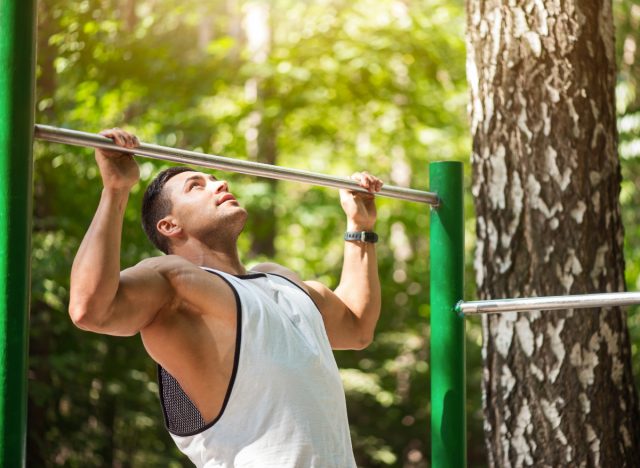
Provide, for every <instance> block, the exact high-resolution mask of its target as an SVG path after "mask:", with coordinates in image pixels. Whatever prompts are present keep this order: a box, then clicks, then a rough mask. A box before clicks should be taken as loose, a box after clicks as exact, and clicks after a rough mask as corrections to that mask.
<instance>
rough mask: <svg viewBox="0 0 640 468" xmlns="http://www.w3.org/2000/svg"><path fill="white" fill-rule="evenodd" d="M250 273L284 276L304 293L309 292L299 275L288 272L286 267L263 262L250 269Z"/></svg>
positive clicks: (291, 271)
mask: <svg viewBox="0 0 640 468" xmlns="http://www.w3.org/2000/svg"><path fill="white" fill-rule="evenodd" d="M252 271H257V272H260V273H273V274H275V275H280V276H284V277H285V278H287V279H288V280H290V281H293V282H294V283H295V284H297V285H298V286H300V287H301V288H302V289H304V290H305V291H307V292H309V286H308V285H307V282H305V281H303V280H302V278H301V277H300V275H298V274H297V273H296V272H295V271H293V270H290V269H289V268H287V267H284V266H282V265H279V264H278V263H273V262H265V263H259V264H257V265H256V266H254V267H253V268H252Z"/></svg>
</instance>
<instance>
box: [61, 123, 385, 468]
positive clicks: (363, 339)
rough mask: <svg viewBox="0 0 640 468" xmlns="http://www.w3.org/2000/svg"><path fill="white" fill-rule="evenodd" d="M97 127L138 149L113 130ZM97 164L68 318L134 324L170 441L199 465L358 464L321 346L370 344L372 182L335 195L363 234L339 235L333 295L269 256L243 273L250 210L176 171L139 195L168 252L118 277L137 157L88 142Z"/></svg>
mask: <svg viewBox="0 0 640 468" xmlns="http://www.w3.org/2000/svg"><path fill="white" fill-rule="evenodd" d="M101 134H102V135H103V136H106V137H108V138H111V139H113V140H114V142H115V143H116V144H117V145H119V146H122V147H127V148H135V147H136V146H137V145H138V140H137V138H136V137H135V136H133V135H131V134H129V133H127V132H125V131H123V130H120V129H117V128H116V129H112V130H105V131H103V132H102V133H101ZM96 160H97V163H98V166H99V168H100V173H101V176H102V181H103V184H104V189H103V191H102V196H101V199H100V203H99V205H98V208H97V211H96V214H95V216H94V219H93V221H92V223H91V225H90V227H89V229H88V231H87V233H86V235H85V237H84V239H83V241H82V244H81V245H80V248H79V249H78V253H77V254H76V258H75V260H74V263H73V268H72V271H71V297H70V304H69V313H70V315H71V318H72V320H73V322H74V323H75V324H76V325H77V326H78V327H80V328H82V329H84V330H89V331H93V332H96V333H104V334H109V335H116V336H131V335H134V334H136V333H140V335H141V337H142V341H143V343H144V346H145V349H146V350H147V352H148V353H149V355H150V356H151V357H152V358H153V359H154V360H155V361H156V362H157V363H158V368H159V381H160V396H161V402H162V407H163V411H164V417H165V423H166V425H167V428H168V430H169V432H170V433H171V436H172V438H173V439H174V440H175V442H176V444H177V445H178V447H179V448H180V449H181V450H182V451H183V452H184V453H185V454H186V455H188V456H189V458H190V459H191V460H192V461H193V462H194V463H195V464H196V465H197V466H203V467H214V466H215V467H231V466H238V467H240V466H242V467H248V466H252V467H267V466H273V467H276V466H277V467H279V468H284V467H340V468H345V467H349V466H355V462H354V458H353V451H352V448H351V441H350V437H349V427H348V422H347V415H346V407H345V398H344V391H343V388H342V383H341V381H340V375H339V373H338V369H337V366H336V363H335V360H334V358H333V355H332V352H331V349H332V348H333V349H361V348H364V347H365V346H367V345H368V344H369V343H370V341H371V340H372V337H373V333H374V328H375V325H376V322H377V320H378V317H379V315H380V284H379V279H378V272H377V263H376V254H375V247H374V243H373V242H374V241H375V235H373V234H372V231H373V227H374V223H375V219H376V209H375V203H374V195H373V193H375V192H377V191H379V190H380V188H381V186H382V183H381V181H380V180H379V179H377V178H375V177H373V176H371V175H369V174H366V173H359V174H354V176H353V178H354V179H355V180H357V181H358V182H359V184H360V185H361V186H362V187H363V188H365V189H367V190H368V192H369V193H356V192H350V191H345V190H343V191H341V193H340V198H341V204H342V207H343V209H344V211H345V213H346V215H347V230H348V231H349V232H356V233H362V232H367V233H370V234H367V235H366V236H365V237H366V240H364V241H362V240H355V241H351V240H347V241H346V242H345V251H344V265H343V270H342V277H341V280H340V285H339V286H338V287H337V289H336V290H335V291H331V290H330V289H328V288H327V287H325V286H324V285H322V284H320V283H318V282H316V281H302V280H301V279H300V278H298V276H297V275H296V274H295V273H293V272H292V271H290V270H288V269H286V268H284V267H282V266H280V265H276V264H273V263H265V264H260V265H258V266H256V267H254V269H253V270H251V271H247V270H246V269H245V267H244V266H243V264H242V262H241V261H240V258H239V255H238V250H237V239H238V236H239V235H240V232H241V231H242V229H243V227H244V225H245V221H246V219H247V212H246V210H245V209H244V208H242V207H241V206H240V204H239V203H238V201H237V200H236V199H235V197H234V196H233V195H232V194H231V192H229V186H228V184H227V182H225V181H223V180H218V179H216V178H215V177H214V176H212V175H208V174H205V173H202V172H198V171H196V170H194V169H190V168H185V167H178V168H171V169H168V170H167V171H163V172H162V173H160V174H159V175H158V177H157V178H156V179H155V180H154V181H153V182H152V183H151V184H150V185H149V187H148V188H147V191H146V193H145V197H144V201H143V214H142V217H143V226H144V228H145V231H146V232H147V235H148V236H149V238H150V240H151V241H152V242H153V243H154V245H156V246H157V247H158V248H159V249H160V250H162V251H163V252H164V253H165V254H167V255H164V256H161V257H155V258H149V259H146V260H143V261H142V262H140V263H139V264H137V265H136V266H134V267H131V268H128V269H126V270H124V271H122V272H121V271H120V242H121V231H122V222H123V215H124V210H125V207H126V204H127V200H128V196H129V192H130V190H131V188H132V187H133V186H134V185H135V184H136V183H137V182H138V179H139V171H138V166H137V164H136V162H135V161H134V159H133V157H131V156H130V155H127V154H126V153H121V152H117V151H107V150H96ZM345 237H348V236H345ZM357 237H358V238H359V239H360V238H361V237H360V234H358V236H357ZM370 237H373V238H370ZM372 241H373V242H372Z"/></svg>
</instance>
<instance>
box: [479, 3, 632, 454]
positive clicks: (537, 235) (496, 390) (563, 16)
mask: <svg viewBox="0 0 640 468" xmlns="http://www.w3.org/2000/svg"><path fill="white" fill-rule="evenodd" d="M467 42H468V44H467V46H468V48H467V50H468V52H467V53H468V57H467V74H468V81H469V85H470V93H471V96H470V119H471V131H472V136H473V155H472V163H473V177H474V182H473V195H474V199H475V207H476V212H477V225H476V228H477V239H478V244H477V250H476V257H475V269H476V283H477V286H478V294H479V296H480V297H481V298H502V297H519V296H543V295H556V294H569V293H572V294H575V293H585V292H605V291H622V290H624V258H623V252H622V242H623V228H622V224H621V221H620V207H619V203H618V194H619V190H620V167H619V162H618V157H617V134H616V122H615V103H614V83H615V57H614V34H613V22H612V16H611V0H589V1H579V0H565V1H560V0H512V1H509V2H504V1H501V0H469V1H468V2H467ZM483 330H484V344H483V358H484V364H485V368H484V377H483V405H484V414H485V421H486V422H485V440H486V444H487V449H488V453H489V465H490V466H501V467H503V466H504V467H510V466H576V467H582V466H615V467H622V466H637V463H638V460H640V417H639V414H638V400H637V394H636V390H635V388H634V384H633V379H632V375H631V365H630V354H631V352H630V343H629V335H628V332H627V326H626V319H625V314H624V312H623V311H621V310H620V309H600V310H576V311H572V310H568V311H558V312H544V311H543V312H540V311H536V312H532V313H526V314H524V313H523V314H518V315H516V314H514V313H510V314H502V315H494V316H488V317H485V318H484V319H483Z"/></svg>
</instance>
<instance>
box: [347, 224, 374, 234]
mask: <svg viewBox="0 0 640 468" xmlns="http://www.w3.org/2000/svg"><path fill="white" fill-rule="evenodd" d="M374 227H375V223H356V222H354V221H347V231H349V232H354V231H373V229H374Z"/></svg>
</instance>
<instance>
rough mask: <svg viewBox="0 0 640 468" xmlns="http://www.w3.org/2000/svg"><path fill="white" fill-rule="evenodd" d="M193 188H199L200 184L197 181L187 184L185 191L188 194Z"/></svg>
mask: <svg viewBox="0 0 640 468" xmlns="http://www.w3.org/2000/svg"><path fill="white" fill-rule="evenodd" d="M194 188H201V186H200V184H199V183H198V182H197V181H195V182H191V183H189V185H187V191H188V192H190V191H191V190H193V189H194Z"/></svg>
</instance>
